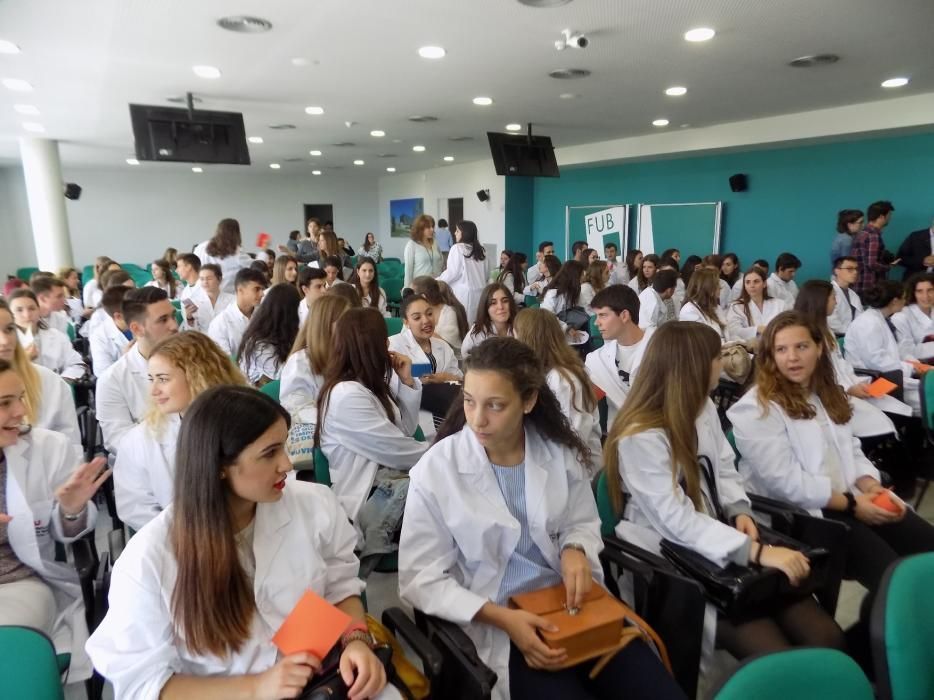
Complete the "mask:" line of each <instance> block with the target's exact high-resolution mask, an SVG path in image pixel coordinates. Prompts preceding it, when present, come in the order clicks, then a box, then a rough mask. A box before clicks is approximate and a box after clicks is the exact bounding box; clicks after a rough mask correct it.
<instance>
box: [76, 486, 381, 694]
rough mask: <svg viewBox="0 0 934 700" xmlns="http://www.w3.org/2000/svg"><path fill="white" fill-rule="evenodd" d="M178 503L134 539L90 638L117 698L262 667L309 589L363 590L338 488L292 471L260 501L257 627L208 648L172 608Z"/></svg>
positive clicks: (333, 596) (335, 595)
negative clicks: (188, 639)
mask: <svg viewBox="0 0 934 700" xmlns="http://www.w3.org/2000/svg"><path fill="white" fill-rule="evenodd" d="M173 513H174V508H172V507H169V508H168V509H167V510H165V511H163V512H162V513H160V514H159V515H158V516H157V517H156V518H155V519H154V520H152V521H151V522H150V523H149V524H148V525H147V526H146V527H144V528H143V529H142V530H140V531H139V532H138V533H137V534H136V536H135V537H133V539H131V540H130V541H129V542H128V543H127V547H126V550H124V552H123V554H122V555H121V556H120V558H119V559H118V560H117V563H116V565H115V566H114V569H113V575H112V579H111V584H110V610H109V611H108V613H107V616H106V617H105V618H104V620H103V622H102V623H101V624H100V626H99V627H98V628H97V630H95V632H94V634H93V635H91V638H90V640H88V643H87V650H88V653H89V654H90V655H91V659H92V660H93V661H94V666H95V668H97V670H98V671H100V673H101V674H102V675H103V676H104V677H106V678H107V679H108V680H109V681H110V682H111V683H113V686H114V697H115V698H116V700H130V699H132V700H157V698H158V697H159V694H160V692H161V690H162V687H163V686H164V685H165V683H166V681H167V680H168V679H169V678H170V677H171V676H172V675H174V674H176V673H178V674H186V675H195V676H211V675H216V676H233V675H243V674H250V673H261V672H263V671H265V670H267V669H269V668H271V667H272V666H273V665H275V663H276V660H277V658H278V656H279V652H278V649H277V648H276V646H275V644H273V643H272V635H273V634H274V633H275V631H276V630H277V629H279V627H280V626H281V624H282V622H283V621H284V620H285V618H286V617H287V616H288V615H289V613H290V612H292V609H293V608H294V607H295V604H296V603H297V602H298V601H299V599H300V598H301V597H302V595H303V594H304V593H305V591H307V590H309V589H310V590H312V591H314V592H315V593H317V594H318V595H320V596H322V597H323V598H324V599H325V600H327V601H328V602H330V603H339V602H341V601H342V600H345V599H347V598H349V597H351V596H356V595H359V594H360V592H361V591H362V590H363V588H364V584H363V582H362V581H360V579H358V578H357V570H358V568H359V563H358V561H357V558H356V557H355V556H354V552H353V549H354V545H355V543H356V536H355V535H354V531H353V528H352V527H351V526H350V524H349V523H348V522H347V518H346V516H345V515H344V513H343V512H342V511H341V510H340V506H339V505H338V503H337V499H335V498H334V495H333V494H332V493H331V492H330V490H329V489H327V488H325V487H323V486H320V485H317V484H306V483H302V482H299V481H294V480H292V479H290V480H289V481H288V482H287V485H286V487H285V490H284V491H283V492H282V498H281V499H280V500H278V501H275V502H272V503H258V504H257V506H256V516H255V518H254V521H253V522H254V533H253V554H254V556H255V558H256V575H255V578H254V581H253V595H254V597H255V601H256V614H255V616H254V618H253V623H252V625H251V627H250V636H249V637H248V638H247V640H246V641H245V642H244V644H243V646H242V647H241V649H240V650H239V651H238V652H234V653H232V654H230V655H229V656H228V657H226V658H221V657H217V656H213V655H208V656H198V655H195V654H193V653H191V652H189V651H188V650H187V648H186V647H185V645H184V643H180V642H179V640H178V639H177V638H176V635H175V632H174V621H173V618H172V613H171V597H172V590H173V588H174V587H175V581H176V577H177V575H178V564H177V562H176V560H175V556H174V553H173V552H172V548H171V544H170V540H169V528H170V526H171V522H172V521H171V518H172V515H173Z"/></svg>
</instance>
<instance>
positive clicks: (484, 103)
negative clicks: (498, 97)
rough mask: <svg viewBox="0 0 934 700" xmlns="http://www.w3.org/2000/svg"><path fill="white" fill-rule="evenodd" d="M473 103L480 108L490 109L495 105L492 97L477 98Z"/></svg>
mask: <svg viewBox="0 0 934 700" xmlns="http://www.w3.org/2000/svg"><path fill="white" fill-rule="evenodd" d="M473 103H474V104H475V105H477V106H478V107H489V106H490V105H491V104H493V98H492V97H475V98H473Z"/></svg>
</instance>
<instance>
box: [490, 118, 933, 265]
mask: <svg viewBox="0 0 934 700" xmlns="http://www.w3.org/2000/svg"><path fill="white" fill-rule="evenodd" d="M734 173H746V174H748V175H749V190H748V191H747V192H731V191H730V187H729V182H728V179H729V177H730V175H733V174H734ZM509 179H511V178H507V181H508V180H509ZM533 187H534V194H533V204H532V240H531V245H530V246H528V250H530V251H531V250H534V249H535V248H536V247H537V246H538V243H539V241H542V240H547V239H551V240H553V241H554V242H555V244H556V245H555V247H556V250H557V251H558V252H559V253H560V250H561V248H562V247H563V242H564V216H565V209H564V208H565V206H574V205H588V204H603V203H606V202H621V203H622V202H628V203H630V204H637V203H646V204H662V203H671V202H709V201H722V202H723V203H724V213H723V228H722V238H721V245H720V251H721V252H722V253H726V252H734V253H736V254H737V255H738V256H739V258H740V261H741V263H742V264H743V266H744V267H746V266H748V265H749V264H750V263H751V262H752V261H753V260H754V259H756V258H760V257H762V258H766V259H768V260H769V261H770V263H774V260H775V257H776V256H777V255H778V254H779V253H781V252H783V251H785V250H788V251H791V252H793V253H795V254H796V255H797V256H798V257H799V258H801V260H802V261H803V262H804V267H803V268H802V269H801V270H800V271H799V272H798V278H799V279H809V278H813V277H826V276H827V275H828V274H829V270H830V263H829V249H830V241H831V239H832V238H833V236H834V234H835V230H834V229H835V226H836V214H837V211H839V210H840V209H848V208H853V209H863V210H864V211H865V208H866V207H867V206H868V205H869V204H870V203H871V202H873V201H875V200H879V199H888V200H891V201H892V203H893V204H894V205H895V209H896V211H895V214H894V215H893V217H892V221H891V223H890V224H889V226H888V228H887V229H886V230H885V236H884V237H885V242H886V247H888V248H890V249H891V250H893V252H894V251H895V250H896V249H897V248H898V245H899V244H900V243H901V241H902V240H903V239H904V238H905V236H906V235H907V234H908V233H909V232H911V231H914V230H916V229H919V228H926V227H927V226H928V225H930V223H931V218H932V217H934V134H920V135H913V136H899V137H891V138H876V139H866V140H858V141H848V142H840V143H826V144H818V145H811V146H800V147H795V148H782V149H775V150H759V151H747V152H737V153H726V154H719V155H708V156H698V157H691V158H679V159H668V160H657V161H650V162H638V163H627V164H623V165H611V166H595V167H585V168H574V169H569V168H563V169H562V171H561V177H560V178H555V179H551V178H537V179H535V180H534V183H533ZM507 192H508V182H507ZM509 208H510V201H509V198H508V197H507V210H506V220H507V234H506V235H507V240H508V237H509V230H508V228H509V226H508V222H509V221H510V211H509ZM635 209H636V207H633V208H632V210H633V211H632V220H631V222H630V240H631V241H634V240H635V231H636V222H635ZM693 252H694V251H682V255H689V254H691V253H693ZM897 277H898V278H899V279H900V278H901V274H900V272H899V273H897Z"/></svg>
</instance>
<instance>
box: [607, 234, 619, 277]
mask: <svg viewBox="0 0 934 700" xmlns="http://www.w3.org/2000/svg"><path fill="white" fill-rule="evenodd" d="M618 255H619V248H618V247H617V246H616V244H615V243H607V244H606V245H605V246H603V257H605V258H606V264H607V267H608V268H609V270H610V284H619V282H618V281H617V279H616V267H617V266H618V265H619V264H620V261H619V260H618V259H617V256H618Z"/></svg>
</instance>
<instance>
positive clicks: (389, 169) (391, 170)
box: [386, 168, 396, 173]
mask: <svg viewBox="0 0 934 700" xmlns="http://www.w3.org/2000/svg"><path fill="white" fill-rule="evenodd" d="M386 172H387V173H394V172H396V169H395V168H386Z"/></svg>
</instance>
